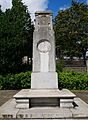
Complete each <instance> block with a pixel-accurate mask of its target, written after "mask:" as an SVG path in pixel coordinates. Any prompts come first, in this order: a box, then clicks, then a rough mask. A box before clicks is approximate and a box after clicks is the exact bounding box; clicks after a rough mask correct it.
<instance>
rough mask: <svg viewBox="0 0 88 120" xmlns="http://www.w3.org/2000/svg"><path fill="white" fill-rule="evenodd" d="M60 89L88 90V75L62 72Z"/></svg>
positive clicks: (60, 74)
mask: <svg viewBox="0 0 88 120" xmlns="http://www.w3.org/2000/svg"><path fill="white" fill-rule="evenodd" d="M59 87H61V88H67V89H70V90H88V74H83V73H76V72H60V73H59Z"/></svg>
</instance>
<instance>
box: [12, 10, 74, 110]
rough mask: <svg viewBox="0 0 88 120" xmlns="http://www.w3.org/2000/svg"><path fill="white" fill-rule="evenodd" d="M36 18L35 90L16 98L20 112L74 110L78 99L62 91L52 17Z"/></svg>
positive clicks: (41, 15)
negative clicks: (41, 108)
mask: <svg viewBox="0 0 88 120" xmlns="http://www.w3.org/2000/svg"><path fill="white" fill-rule="evenodd" d="M35 17H36V21H35V30H34V34H33V67H32V68H33V70H32V74H31V89H30V90H22V91H20V92H19V93H17V94H16V95H15V96H14V98H15V99H16V102H17V106H16V108H29V107H30V108H31V107H35V106H38V107H39V106H59V107H73V102H74V98H75V95H74V94H73V93H71V92H70V91H68V90H62V91H60V90H59V89H58V76H57V73H56V65H55V39H54V30H53V24H52V13H51V12H50V11H47V12H46V11H40V12H36V13H35Z"/></svg>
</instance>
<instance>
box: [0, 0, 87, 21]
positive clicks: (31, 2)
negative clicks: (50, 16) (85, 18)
mask: <svg viewBox="0 0 88 120" xmlns="http://www.w3.org/2000/svg"><path fill="white" fill-rule="evenodd" d="M71 1H72V0H22V2H23V3H24V4H25V5H27V6H28V9H29V11H30V13H31V17H32V20H33V19H34V13H35V12H36V11H41V10H42V11H43V10H46V9H49V10H52V11H53V13H54V16H55V15H56V14H57V12H58V10H62V9H63V10H64V9H66V8H68V7H70V5H71ZM77 1H78V2H83V3H87V4H88V0H77ZM0 5H1V9H2V10H3V11H5V10H6V9H8V8H11V7H12V0H0Z"/></svg>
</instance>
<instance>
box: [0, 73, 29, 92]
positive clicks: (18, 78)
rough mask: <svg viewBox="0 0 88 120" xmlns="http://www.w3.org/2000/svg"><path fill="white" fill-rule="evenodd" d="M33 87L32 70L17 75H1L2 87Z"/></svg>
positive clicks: (0, 87)
mask: <svg viewBox="0 0 88 120" xmlns="http://www.w3.org/2000/svg"><path fill="white" fill-rule="evenodd" d="M30 87H31V72H25V73H23V72H22V73H19V74H15V75H11V74H9V75H7V76H2V75H0V89H3V90H7V89H8V90H12V89H14V90H18V89H23V88H30Z"/></svg>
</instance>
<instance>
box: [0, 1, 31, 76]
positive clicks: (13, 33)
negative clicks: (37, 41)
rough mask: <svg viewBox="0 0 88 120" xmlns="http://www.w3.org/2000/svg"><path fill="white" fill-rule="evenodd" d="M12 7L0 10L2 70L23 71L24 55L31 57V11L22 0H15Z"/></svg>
mask: <svg viewBox="0 0 88 120" xmlns="http://www.w3.org/2000/svg"><path fill="white" fill-rule="evenodd" d="M12 5H13V6H12V8H11V9H7V10H6V11H5V12H0V53H1V54H0V72H1V73H2V74H6V73H16V72H20V71H23V69H24V68H23V65H22V57H24V56H28V57H31V56H32V55H31V53H32V52H31V51H32V38H33V37H32V36H33V25H32V23H31V18H30V13H29V12H28V10H27V7H26V6H25V5H24V4H23V3H22V2H21V0H13V1H12Z"/></svg>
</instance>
